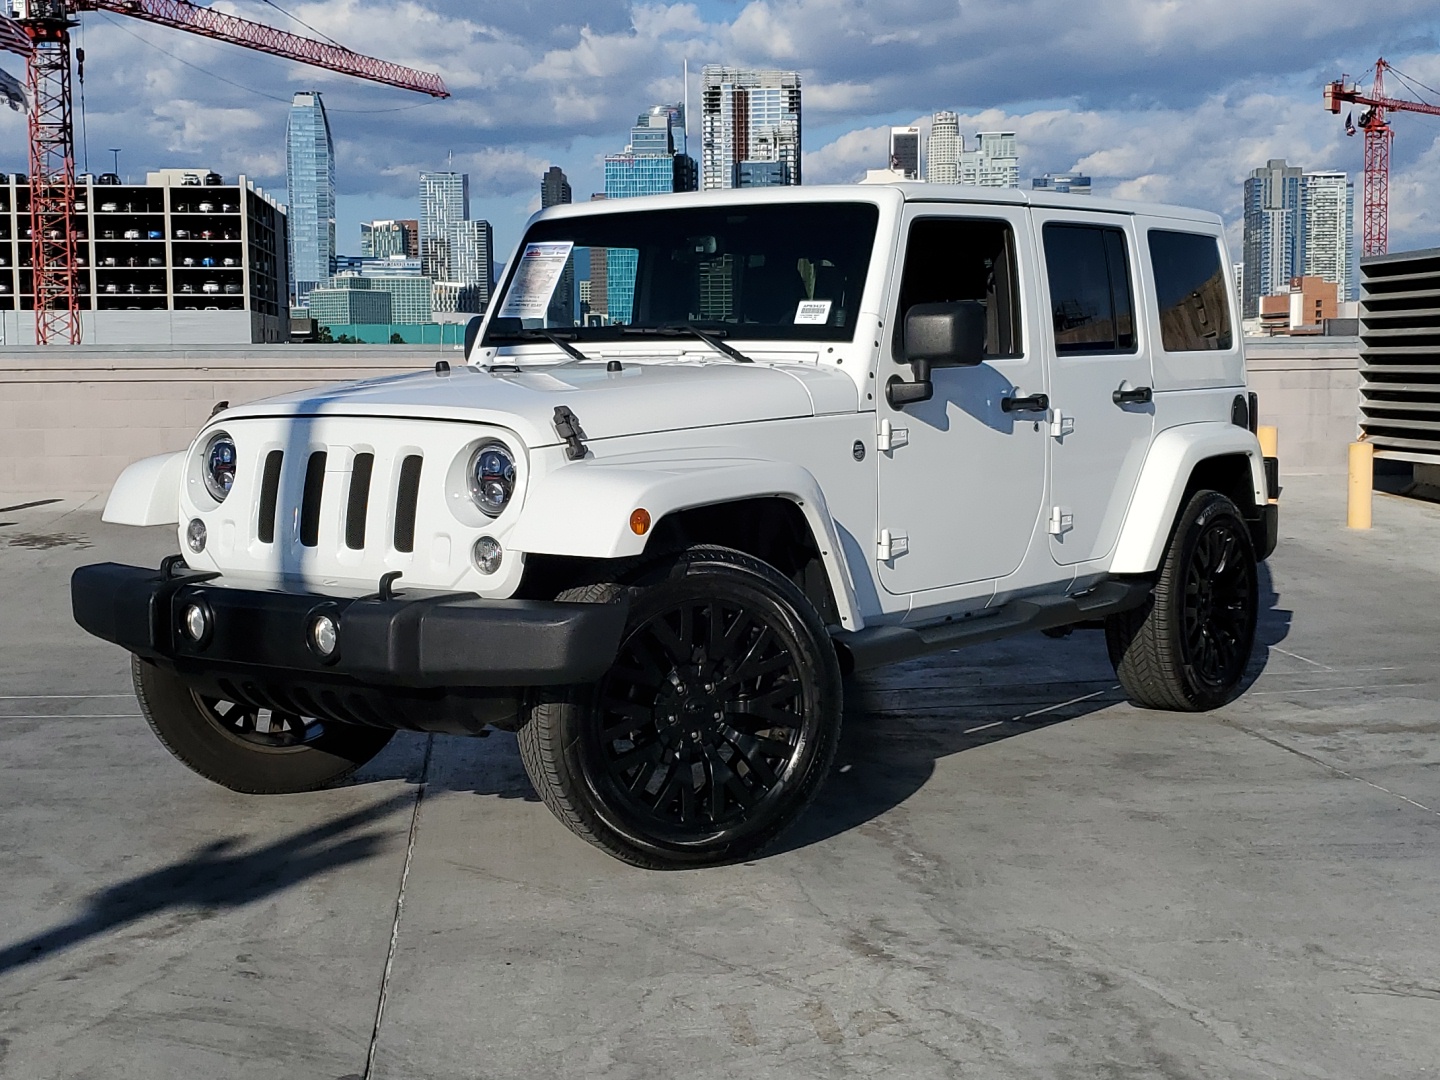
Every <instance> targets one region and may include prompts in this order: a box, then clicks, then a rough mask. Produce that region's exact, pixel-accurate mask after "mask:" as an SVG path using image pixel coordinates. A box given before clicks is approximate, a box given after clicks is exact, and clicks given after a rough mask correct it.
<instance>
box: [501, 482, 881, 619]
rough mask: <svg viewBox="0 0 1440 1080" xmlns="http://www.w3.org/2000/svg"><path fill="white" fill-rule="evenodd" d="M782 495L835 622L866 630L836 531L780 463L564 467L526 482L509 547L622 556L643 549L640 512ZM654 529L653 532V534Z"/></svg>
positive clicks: (808, 486)
mask: <svg viewBox="0 0 1440 1080" xmlns="http://www.w3.org/2000/svg"><path fill="white" fill-rule="evenodd" d="M756 498H781V499H788V500H789V501H791V502H793V503H794V504H795V505H796V506H797V507H798V508H799V510H800V512H801V513H802V514H803V515H804V517H805V522H806V524H807V525H808V526H809V528H810V532H811V535H812V537H813V538H814V540H815V547H816V549H817V550H818V551H819V552H820V560H821V563H822V565H823V566H824V568H825V576H826V577H827V578H828V579H829V582H830V589H831V592H832V593H834V596H835V606H836V608H837V609H838V611H839V614H840V625H841V626H843V627H844V628H845V629H846V630H859V629H862V628H863V627H864V625H865V620H864V617H863V616H862V615H861V613H860V607H859V604H858V603H857V602H856V599H855V589H854V586H853V584H852V582H851V580H850V573H849V567H848V566H847V565H846V563H845V561H844V559H843V557H842V549H841V547H840V537H839V532H838V530H837V529H836V527H835V521H834V519H833V518H832V517H831V516H830V510H829V507H828V506H827V505H826V503H825V496H824V494H823V493H822V492H821V490H820V485H819V483H818V482H816V480H815V477H814V476H812V475H811V474H810V472H809V470H807V469H804V468H801V467H800V466H798V465H794V464H791V463H789V462H779V461H745V460H741V461H736V460H728V461H727V460H717V461H695V462H678V463H677V462H674V461H663V462H662V461H657V462H654V463H653V464H651V463H648V462H638V463H637V462H627V463H626V464H624V465H600V464H597V463H594V462H581V463H577V464H575V465H571V466H566V467H564V468H561V469H558V470H556V471H555V472H552V473H550V474H549V475H548V476H545V477H544V478H543V479H541V480H540V482H538V483H535V484H533V485H532V486H531V487H530V490H529V491H528V492H527V493H526V496H525V503H524V508H523V511H522V513H521V515H520V520H519V522H517V524H516V526H515V529H514V531H513V532H512V533H511V534H510V537H509V539H508V541H507V543H508V545H509V546H511V547H514V548H515V549H517V550H519V551H523V552H525V553H526V554H534V555H567V556H572V557H577V558H586V559H623V558H627V557H631V556H635V555H639V554H641V553H642V552H644V550H645V544H646V540H647V539H648V536H649V533H648V532H647V534H646V535H645V536H637V535H636V534H635V533H634V532H633V531H632V530H631V528H630V514H631V512H632V511H633V510H636V509H638V508H643V509H645V510H647V511H648V512H649V514H650V518H651V521H652V522H654V523H656V524H658V523H659V522H660V521H661V520H662V519H663V518H664V517H665V516H666V515H667V514H673V513H676V512H677V511H681V510H691V509H694V508H695V507H699V506H713V505H715V504H717V503H726V502H735V501H738V500H740V499H756ZM652 531H653V530H652Z"/></svg>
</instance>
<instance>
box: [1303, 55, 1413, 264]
mask: <svg viewBox="0 0 1440 1080" xmlns="http://www.w3.org/2000/svg"><path fill="white" fill-rule="evenodd" d="M1387 70H1394V69H1393V68H1391V67H1390V65H1389V64H1387V63H1386V62H1385V59H1384V57H1381V58H1380V59H1379V60H1376V61H1375V83H1374V85H1373V86H1372V87H1371V88H1370V92H1369V93H1368V94H1366V93H1361V92H1360V90H1359V89H1358V88H1357V87H1356V85H1355V84H1354V83H1353V82H1349V81H1347V77H1346V76H1343V75H1342V76H1341V77H1340V78H1339V79H1336V80H1335V81H1334V82H1332V83H1328V84H1327V85H1326V87H1325V107H1326V108H1327V109H1329V110H1330V111H1331V112H1332V113H1336V114H1339V112H1340V103H1341V102H1342V101H1348V102H1352V103H1354V104H1356V105H1364V106H1365V108H1366V111H1365V112H1363V113H1361V114H1360V123H1359V124H1358V125H1357V124H1355V123H1353V122H1352V121H1351V120H1350V119H1347V120H1346V121H1345V133H1346V134H1347V135H1354V134H1355V131H1356V128H1357V127H1358V128H1359V129H1360V130H1362V131H1364V132H1365V240H1364V243H1363V244H1362V246H1361V248H1360V251H1361V254H1363V255H1384V254H1385V252H1386V250H1387V248H1388V247H1389V243H1390V236H1389V231H1390V227H1389V218H1390V142H1391V140H1392V139H1394V138H1395V132H1394V131H1393V130H1392V129H1391V127H1390V122H1389V121H1388V120H1386V119H1385V113H1386V111H1387V110H1389V109H1394V110H1396V111H1404V112H1418V113H1429V114H1430V115H1431V116H1440V105H1429V104H1426V103H1425V102H1423V101H1409V100H1407V99H1405V98H1393V97H1387V96H1386V94H1385V72H1386V71H1387ZM1396 74H1401V73H1399V72H1397V73H1396ZM1401 77H1402V78H1403V75H1402V76H1401ZM1352 115H1353V114H1352Z"/></svg>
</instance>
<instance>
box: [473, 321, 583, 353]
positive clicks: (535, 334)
mask: <svg viewBox="0 0 1440 1080" xmlns="http://www.w3.org/2000/svg"><path fill="white" fill-rule="evenodd" d="M495 336H496V337H508V338H520V339H521V340H522V341H525V340H529V341H538V340H540V339H542V338H543V339H544V340H545V341H548V342H550V343H551V344H552V345H557V346H559V347H560V348H561V349H563V350H564V351H565V352H567V353H569V354H570V355H571V356H573V357H574V358H575V359H576V360H585V361H588V360H589V359H590V357H588V356H586V355H585V354H584V353H583V352H581V351H580V350H579V349H577V348H576V347H575V346H574V345H571V344H570V342H569V341H566V340H565V335H561V334H557V333H556V332H555V331H554V330H548V329H546V328H545V327H543V326H527V327H524V328H523V329H517V330H507V331H505V332H504V333H500V334H496V335H495ZM568 336H569V337H571V338H573V337H574V336H575V335H574V334H570V335H568Z"/></svg>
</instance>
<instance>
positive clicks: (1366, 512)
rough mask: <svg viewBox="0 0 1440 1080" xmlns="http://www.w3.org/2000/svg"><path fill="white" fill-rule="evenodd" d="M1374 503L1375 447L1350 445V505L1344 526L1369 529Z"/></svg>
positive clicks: (1362, 444) (1371, 445) (1360, 444)
mask: <svg viewBox="0 0 1440 1080" xmlns="http://www.w3.org/2000/svg"><path fill="white" fill-rule="evenodd" d="M1374 501H1375V447H1374V445H1373V444H1372V443H1368V442H1352V443H1351V444H1350V505H1349V511H1348V513H1347V515H1346V521H1345V524H1347V525H1349V526H1350V528H1352V529H1368V528H1370V510H1371V504H1372V503H1373V502H1374Z"/></svg>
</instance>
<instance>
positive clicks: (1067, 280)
mask: <svg viewBox="0 0 1440 1080" xmlns="http://www.w3.org/2000/svg"><path fill="white" fill-rule="evenodd" d="M1044 236H1045V271H1046V274H1047V276H1048V278H1049V281H1050V315H1051V320H1052V321H1053V323H1054V326H1055V351H1056V352H1061V353H1116V352H1121V353H1125V352H1134V351H1135V300H1134V292H1133V290H1132V289H1131V287H1130V260H1129V256H1128V255H1127V253H1126V250H1125V233H1124V232H1123V231H1122V230H1120V229H1111V228H1106V227H1105V226H1102V225H1060V224H1056V223H1053V222H1052V223H1051V224H1049V225H1046V226H1045V233H1044Z"/></svg>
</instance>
